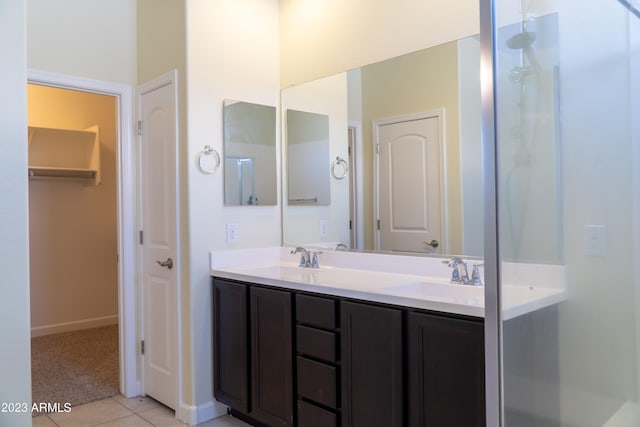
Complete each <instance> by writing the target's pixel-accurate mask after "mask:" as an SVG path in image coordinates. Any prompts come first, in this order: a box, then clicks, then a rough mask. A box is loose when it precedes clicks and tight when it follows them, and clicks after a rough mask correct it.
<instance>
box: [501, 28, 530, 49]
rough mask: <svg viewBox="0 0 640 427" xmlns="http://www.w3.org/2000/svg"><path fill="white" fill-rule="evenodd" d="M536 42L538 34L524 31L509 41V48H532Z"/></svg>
mask: <svg viewBox="0 0 640 427" xmlns="http://www.w3.org/2000/svg"><path fill="white" fill-rule="evenodd" d="M534 41H536V33H534V32H532V31H523V32H521V33H518V34H516V35H514V36H512V37H511V38H509V40H507V47H508V48H510V49H526V48H529V47H531V45H532V44H533V42H534Z"/></svg>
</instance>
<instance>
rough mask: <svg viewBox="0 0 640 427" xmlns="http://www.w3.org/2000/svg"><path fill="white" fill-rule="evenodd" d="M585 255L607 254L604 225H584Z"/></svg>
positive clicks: (597, 255)
mask: <svg viewBox="0 0 640 427" xmlns="http://www.w3.org/2000/svg"><path fill="white" fill-rule="evenodd" d="M584 254H585V256H595V257H604V256H607V229H606V227H605V226H604V225H585V226H584Z"/></svg>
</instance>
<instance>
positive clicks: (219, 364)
mask: <svg viewBox="0 0 640 427" xmlns="http://www.w3.org/2000/svg"><path fill="white" fill-rule="evenodd" d="M289 251H290V248H267V249H249V250H242V251H221V252H214V253H212V254H211V274H212V287H213V319H212V320H213V352H214V353H213V354H214V361H213V363H214V396H215V398H216V400H218V401H220V402H222V403H224V404H225V405H227V406H228V407H229V408H230V410H231V412H232V413H233V414H235V415H236V416H238V417H240V418H245V419H246V420H248V421H250V422H251V423H253V424H255V425H266V426H314V427H316V426H318V427H319V426H344V427H346V426H354V427H356V426H367V427H371V426H381V427H388V426H434V425H435V426H444V425H464V426H484V425H485V398H484V396H485V389H484V387H485V383H484V307H483V305H484V297H483V288H482V287H472V286H469V285H451V284H449V283H448V277H449V276H448V275H449V274H450V272H449V271H448V267H447V266H446V265H445V264H442V262H441V260H439V259H433V258H424V257H398V256H394V255H383V254H363V253H337V252H332V251H328V252H324V253H322V254H320V256H319V258H320V268H318V269H310V268H305V267H299V266H298V264H297V261H298V259H297V256H295V257H294V256H293V255H291V254H290V253H289ZM247 260H251V261H250V262H247ZM257 260H259V261H257ZM427 272H428V274H427ZM551 289H552V288H548V289H545V290H543V289H538V290H537V292H534V289H527V290H528V291H529V292H530V293H531V295H533V294H534V293H535V296H537V297H538V298H537V299H534V298H530V299H529V300H528V301H525V300H524V299H523V298H522V295H520V296H519V297H520V299H516V300H517V301H515V302H514V303H513V310H512V311H511V312H512V313H514V314H515V315H520V314H522V313H521V312H523V311H526V310H530V309H535V308H536V307H540V306H547V305H550V304H554V303H555V302H558V301H560V300H562V299H563V295H564V293H563V291H561V290H556V291H557V292H556V291H552V290H551ZM430 292H431V293H430Z"/></svg>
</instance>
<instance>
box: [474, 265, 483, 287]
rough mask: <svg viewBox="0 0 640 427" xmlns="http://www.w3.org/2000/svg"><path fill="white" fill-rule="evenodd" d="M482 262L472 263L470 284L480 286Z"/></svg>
mask: <svg viewBox="0 0 640 427" xmlns="http://www.w3.org/2000/svg"><path fill="white" fill-rule="evenodd" d="M483 265H484V262H479V263H478V264H473V269H472V270H471V284H472V285H474V286H482V279H481V278H480V269H479V267H482V266H483Z"/></svg>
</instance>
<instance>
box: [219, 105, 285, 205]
mask: <svg viewBox="0 0 640 427" xmlns="http://www.w3.org/2000/svg"><path fill="white" fill-rule="evenodd" d="M223 115H224V128H223V132H224V163H223V164H224V204H225V206H256V205H276V204H277V184H276V182H277V166H276V159H277V153H276V107H273V106H268V105H260V104H253V103H249V102H241V101H233V100H225V101H224V107H223Z"/></svg>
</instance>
